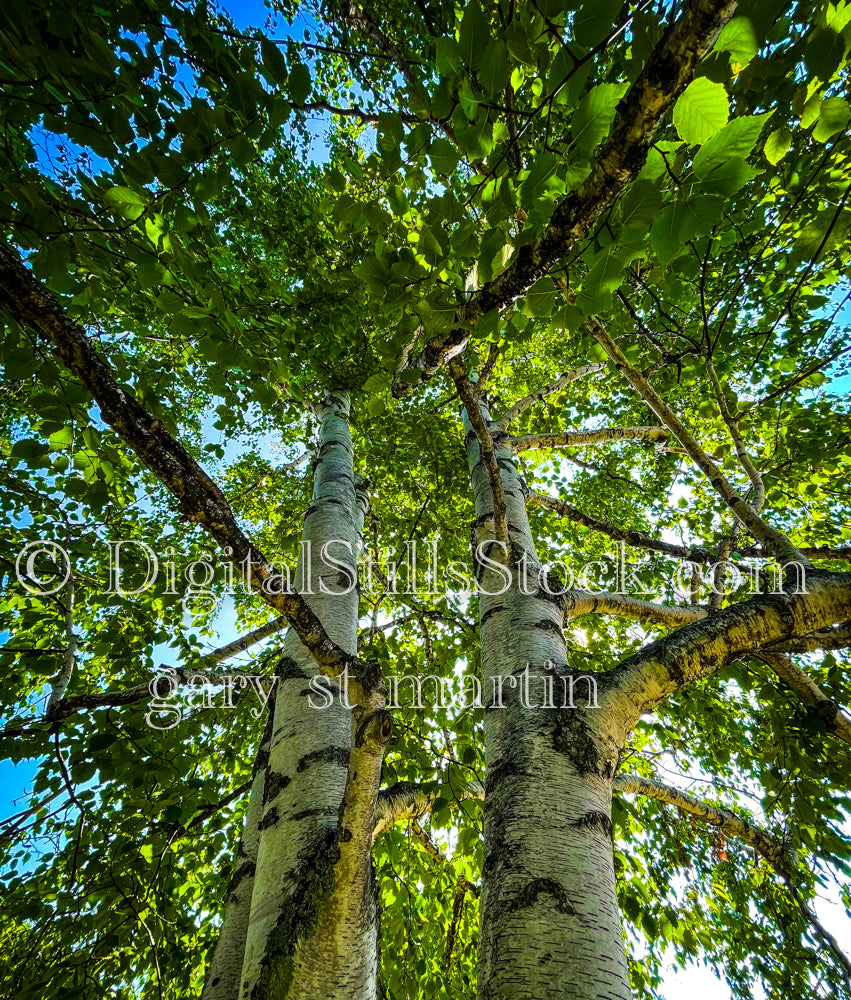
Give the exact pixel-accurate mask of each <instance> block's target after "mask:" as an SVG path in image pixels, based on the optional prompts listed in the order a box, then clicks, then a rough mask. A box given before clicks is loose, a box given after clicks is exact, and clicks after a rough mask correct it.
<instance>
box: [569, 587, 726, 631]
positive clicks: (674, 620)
mask: <svg viewBox="0 0 851 1000" xmlns="http://www.w3.org/2000/svg"><path fill="white" fill-rule="evenodd" d="M566 598H567V600H566V603H565V609H564V617H565V620H567V619H569V618H576V617H578V616H579V615H590V614H602V615H617V616H618V617H619V618H630V619H632V620H633V621H637V622H641V623H642V624H645V625H650V624H655V625H670V626H674V625H686V624H688V623H689V622H696V621H700V620H701V619H703V618H705V617H706V615H707V611H706V608H701V607H695V606H685V607H683V606H679V605H678V606H676V607H670V606H668V605H665V604H653V603H652V602H651V601H639V600H636V599H635V598H634V597H625V596H624V595H623V594H609V593H593V592H589V591H585V590H571V591H568V593H567V595H566Z"/></svg>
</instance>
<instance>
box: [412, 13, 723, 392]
mask: <svg viewBox="0 0 851 1000" xmlns="http://www.w3.org/2000/svg"><path fill="white" fill-rule="evenodd" d="M736 6H737V3H736V0H692V2H691V3H689V4H688V5H687V6H686V7H685V9H684V10H683V11H682V13H681V14H680V16H679V17H678V18H677V19H676V21H674V22H673V23H671V24H669V26H668V27H667V28H666V30H665V33H664V34H663V36H662V38H661V40H660V41H659V43H658V44H657V45H656V47H655V48H654V49H653V51H652V52H651V54H650V57H649V58H648V60H647V62H646V63H645V65H644V68H643V69H642V71H641V73H640V74H639V75H638V78H637V79H636V81H635V83H633V84H632V86H631V87H630V88H629V90H628V91H627V93H626V95H625V96H624V98H623V100H622V101H621V102H620V104H619V105H618V109H617V114H616V115H615V120H614V123H613V125H612V128H611V131H610V133H609V136H608V138H607V139H606V140H605V142H604V143H603V145H602V147H601V149H600V152H599V155H598V156H597V158H596V160H595V162H594V164H593V166H592V168H591V173H590V174H589V175H588V177H587V178H586V179H585V180H584V181H583V182H582V184H580V185H579V187H578V188H576V189H575V190H574V191H571V192H570V194H568V195H567V196H566V197H565V198H564V199H563V200H562V201H561V202H560V203H559V204H558V205H557V206H556V209H555V211H554V212H553V214H552V216H551V217H550V222H549V223H548V225H547V228H546V229H545V230H544V232H543V233H542V235H541V236H540V237H539V238H538V239H537V240H535V241H534V242H533V243H529V244H525V245H523V246H521V247H520V249H519V250H518V252H517V257H516V259H515V260H514V262H513V263H512V264H511V265H510V266H509V267H508V268H506V270H505V271H504V272H503V273H502V274H500V275H499V276H498V277H496V278H494V279H493V280H492V281H489V282H488V283H487V284H485V285H484V287H483V288H481V289H480V290H479V291H478V292H476V293H475V294H474V295H473V297H472V298H471V299H470V300H469V301H468V302H467V303H466V304H465V305H464V306H462V307H460V308H459V309H458V311H457V313H456V316H455V323H454V324H453V326H452V329H450V330H449V331H448V332H446V333H442V334H438V335H436V336H435V337H432V339H431V340H430V341H429V342H428V344H427V345H426V347H425V348H424V350H423V352H422V353H421V354H420V355H419V356H417V357H415V358H411V359H410V360H409V362H408V367H407V368H406V370H405V373H408V372H409V373H411V374H412V375H413V374H415V375H416V376H417V377H418V382H417V383H409V382H407V381H402V380H400V381H397V382H396V383H395V384H394V386H393V394H394V395H396V396H404V395H407V394H408V393H410V392H412V391H413V389H414V387H415V384H420V383H422V382H425V381H427V380H429V379H430V378H432V377H433V376H434V375H435V374H436V373H437V372H438V371H439V370H440V369H441V368H442V367H443V366H444V365H445V364H447V363H448V362H449V361H450V360H451V359H452V358H454V357H456V356H457V355H458V354H459V353H460V352H461V351H463V350H464V348H465V347H466V345H467V343H468V341H469V339H470V336H471V331H472V330H473V328H474V327H475V325H476V323H477V322H478V320H479V318H480V317H482V316H484V315H485V314H486V313H489V312H491V311H492V310H494V309H503V308H504V307H505V306H507V305H509V304H510V303H511V302H513V301H514V300H515V299H517V298H518V297H519V296H521V295H523V294H524V293H525V292H526V291H527V290H528V289H529V288H530V287H531V285H532V284H534V282H535V281H537V280H538V278H540V277H541V276H542V275H544V274H546V273H547V271H548V270H549V269H550V268H551V267H552V265H553V264H554V263H555V262H556V261H557V260H559V259H560V258H562V257H564V256H565V255H566V254H568V253H570V252H571V251H572V250H573V249H574V248H575V247H576V246H577V244H579V243H580V242H581V241H582V240H584V239H585V238H586V236H587V235H588V233H589V232H590V230H591V228H592V226H593V225H594V224H595V223H596V222H597V220H598V219H599V218H600V216H601V215H602V214H603V213H604V212H605V211H606V210H607V209H608V208H609V207H610V206H611V205H612V204H613V203H614V201H615V199H616V198H617V197H618V196H619V195H620V194H621V192H622V191H623V190H624V188H625V187H626V186H627V185H628V184H629V183H630V182H631V181H632V180H633V179H634V178H635V177H636V176H637V174H638V172H639V171H640V170H641V168H642V167H643V166H644V162H645V160H646V159H647V152H648V150H649V148H650V146H651V144H652V142H653V139H654V136H655V134H656V131H657V129H658V127H659V125H660V124H661V122H662V121H663V119H664V117H665V115H666V114H667V112H668V111H669V109H670V108H671V107H672V106H673V104H674V102H675V101H676V99H677V98H678V97H679V95H680V94H681V93H682V92H683V90H685V88H686V86H687V85H688V84H689V82H690V81H691V79H692V77H693V75H694V71H695V69H696V67H697V66H698V64H699V63H700V61H701V60H702V59H703V57H704V56H705V55H706V54H707V53H708V52H709V50H710V49H711V48H712V46H713V44H714V42H715V39H716V37H717V36H718V33H719V31H720V30H721V28H723V27H724V25H725V24H726V23H727V21H729V20H730V18H731V17H732V16H733V14H734V13H735V10H736Z"/></svg>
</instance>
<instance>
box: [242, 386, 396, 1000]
mask: <svg viewBox="0 0 851 1000" xmlns="http://www.w3.org/2000/svg"><path fill="white" fill-rule="evenodd" d="M348 408H349V400H348V396H347V394H344V393H336V394H334V395H329V396H326V398H325V400H324V402H323V405H322V407H321V408H320V410H319V414H320V419H321V427H320V442H319V445H320V446H319V453H318V457H317V463H316V467H315V470H314V490H313V502H312V505H311V507H310V509H309V510H308V511H307V513H306V515H305V522H304V532H303V539H304V542H305V553H304V554H305V558H304V559H303V561H302V570H303V572H304V577H305V581H306V583H305V581H299V583H298V587H299V589H300V590H301V592H302V593H304V594H305V595H306V596H307V601H308V602H309V604H310V606H311V607H312V609H313V610H314V611H315V612H316V613H317V615H318V616H319V618H320V619H321V621H322V623H323V625H324V627H325V629H326V631H327V633H328V635H329V636H330V637H331V639H332V640H333V641H334V642H336V643H337V644H338V645H339V646H341V647H342V648H343V649H344V650H345V651H347V652H350V653H354V652H355V650H356V644H357V617H358V615H357V608H358V594H357V590H356V589H355V588H354V587H351V589H350V592H349V593H348V594H346V593H343V592H342V591H344V590H345V589H346V588H347V586H350V584H351V581H352V579H354V578H355V577H354V576H352V577H350V578H349V579H346V578H345V574H344V573H343V571H341V570H340V569H338V568H337V567H336V566H334V565H333V564H331V563H330V559H329V558H328V557H329V556H330V557H331V558H333V559H334V560H338V561H339V562H340V563H342V564H344V565H345V566H346V567H349V569H350V571H351V573H352V574H354V573H355V572H356V559H357V541H358V536H359V534H360V530H361V527H362V524H363V514H364V501H365V494H363V493H362V492H359V491H358V490H356V486H355V480H354V474H353V463H352V442H351V435H350V433H349V426H348ZM329 542H330V543H333V544H332V545H331V548H330V550H328V552H326V555H325V558H323V553H322V548H323V546H324V545H325V544H326V543H329ZM323 583H324V587H325V588H326V589H328V590H331V591H335V592H334V593H323V588H322V584H323ZM279 673H280V679H279V681H278V690H277V697H276V704H275V716H274V723H273V730H272V738H271V746H270V752H269V765H268V769H267V772H266V779H265V791H264V796H263V814H262V818H261V819H260V823H259V826H260V844H259V850H258V858H257V871H256V876H255V879H254V889H253V895H252V901H251V914H250V919H249V925H248V930H247V935H246V945H245V957H244V963H243V970H242V982H241V987H240V992H239V998H240V1000H283V998H287V1000H290V998H302V1000H307V998H310V1000H318V998H320V997H322V998H327V1000H332V998H335V997H339V998H347V1000H348V998H352V1000H354V998H358V1000H373V998H374V997H375V992H376V987H377V975H378V944H377V929H378V905H377V897H376V892H375V884H374V877H373V874H372V866H371V858H370V844H371V833H372V817H373V815H374V808H375V799H376V797H377V792H378V784H379V778H380V771H381V761H382V757H383V750H384V745H385V744H386V742H387V739H388V738H389V731H388V726H389V720H388V719H387V717H386V715H385V714H384V713H383V712H380V711H379V712H377V713H374V714H373V715H371V716H368V717H364V718H355V717H354V713H353V712H352V711H351V709H349V708H347V707H345V706H344V705H343V704H341V700H340V698H339V697H335V698H334V701H333V704H331V705H330V706H328V707H326V708H318V707H314V706H317V705H321V704H323V701H324V699H323V697H322V695H321V694H317V692H316V691H311V689H310V686H309V682H310V679H311V678H312V677H314V676H315V675H316V674H317V671H316V668H315V665H314V663H313V661H312V659H311V657H310V654H309V653H308V651H307V650H306V649H305V648H304V646H302V644H301V643H300V641H299V639H298V637H297V636H296V635H295V633H294V632H292V631H291V632H290V633H289V635H288V636H287V638H286V640H285V642H284V660H283V664H282V669H281V670H280V671H279ZM344 799H345V801H344ZM361 814H368V815H369V823H368V824H364V822H363V818H362V815H361ZM364 825H365V826H366V830H365V831H363V830H362V829H361V827H363V826H364Z"/></svg>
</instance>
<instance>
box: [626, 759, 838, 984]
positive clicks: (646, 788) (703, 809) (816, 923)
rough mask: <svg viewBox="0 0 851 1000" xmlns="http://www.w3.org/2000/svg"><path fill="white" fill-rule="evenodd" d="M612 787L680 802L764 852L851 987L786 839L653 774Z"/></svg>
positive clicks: (633, 776) (698, 816) (700, 817)
mask: <svg viewBox="0 0 851 1000" xmlns="http://www.w3.org/2000/svg"><path fill="white" fill-rule="evenodd" d="M612 790H613V791H614V792H616V793H619V794H626V795H646V796H647V797H648V798H652V799H656V801H657V802H663V803H665V804H666V805H672V806H676V808H677V809H680V810H681V811H682V812H684V813H687V814H688V815H689V816H694V817H695V819H698V820H701V821H702V822H704V823H711V824H712V825H713V826H716V827H718V829H719V830H720V831H721V832H722V833H724V834H725V835H726V836H727V837H735V838H736V840H741V841H742V843H745V844H747V845H748V846H750V847H752V848H753V849H754V850H755V851H756V852H757V853H758V854H760V855H762V857H764V858H765V860H766V861H767V862H768V863H769V865H771V867H772V868H773V869H774V871H775V872H777V874H778V875H779V876H780V877H781V879H782V880H783V882H784V883H785V884H786V888H787V889H788V890H789V894H790V895H791V897H792V899H793V900H794V902H795V905H796V906H797V907H798V909H799V910H800V911H801V913H802V914H803V916H804V918H805V919H806V921H807V922H808V923H809V924H810V926H811V927H812V928H813V930H814V931H815V933H816V936H817V937H818V938H820V939H821V941H822V942H823V943H824V944H825V945H826V946H827V947H828V948H829V949H830V951H831V952H832V953H833V956H834V957H835V958H836V960H837V962H839V964H840V966H841V967H842V969H843V978H844V979H845V982H846V985H848V986H849V987H851V961H849V959H848V956H847V955H846V954H845V952H844V951H843V950H842V948H840V946H839V942H838V941H837V940H836V938H835V937H834V936H833V935H832V934H831V933H830V932H829V931H828V930H827V929H826V928H825V927H824V925H823V924H822V923H821V921H820V920H819V919H818V917H817V916H816V914H815V913H814V912H813V910H812V909H811V908H810V906H809V904H808V903H807V901H806V900H805V899H803V897H802V896H801V894H800V893H799V892H798V890H797V889H796V888H795V885H794V882H793V880H792V873H791V871H790V869H789V867H787V862H788V861H790V860H791V861H792V862H793V863H794V854H793V853H792V852H790V851H788V850H787V849H786V846H785V844H784V842H783V840H782V839H779V838H777V837H775V836H772V834H770V833H768V831H767V830H764V829H762V827H759V826H755V825H754V824H753V823H751V822H750V820H747V819H744V818H743V817H741V816H738V815H736V813H734V812H731V811H730V810H729V809H723V808H721V807H719V806H713V805H710V804H709V803H708V802H703V801H702V800H701V799H696V798H695V797H694V796H692V795H689V794H688V793H687V792H682V791H680V789H679V788H672V787H671V786H670V785H664V784H662V783H661V782H659V781H655V780H653V779H651V778H642V777H640V776H639V775H637V774H619V775H617V777H616V778H615V779H614V781H613V782H612Z"/></svg>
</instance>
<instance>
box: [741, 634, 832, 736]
mask: <svg viewBox="0 0 851 1000" xmlns="http://www.w3.org/2000/svg"><path fill="white" fill-rule="evenodd" d="M756 656H757V657H758V658H759V659H760V660H762V662H763V663H765V664H767V665H768V666H769V667H771V669H772V670H773V671H774V673H775V674H777V676H778V677H779V678H780V680H781V681H783V683H784V684H785V685H786V687H788V688H789V690H790V691H792V692H793V694H795V695H796V696H797V697H798V699H799V700H800V701H801V703H802V704H803V705H804V706H805V707H806V708H807V709H809V710H810V711H811V712H812V714H813V715H815V716H816V717H817V718H819V719H821V720H822V721H823V722H824V724H825V726H826V727H827V730H828V732H831V733H833V735H834V736H836V737H837V738H838V739H840V740H842V741H843V742H844V743H851V717H849V716H848V715H847V714H846V713H845V712H844V711H843V710H842V708H841V707H840V706H839V705H837V704H836V702H835V701H834V700H833V699H832V698H830V697H828V695H826V694H825V693H824V691H822V689H821V688H820V687H819V686H818V684H816V682H815V681H814V680H813V679H812V678H811V677H810V676H809V675H808V674H806V673H804V671H803V670H801V668H800V667H798V666H796V664H795V663H793V662H792V660H791V659H790V658H789V657H788V656H784V655H783V653H775V652H773V651H771V650H761V651H760V652H758V653H757V654H756Z"/></svg>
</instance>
